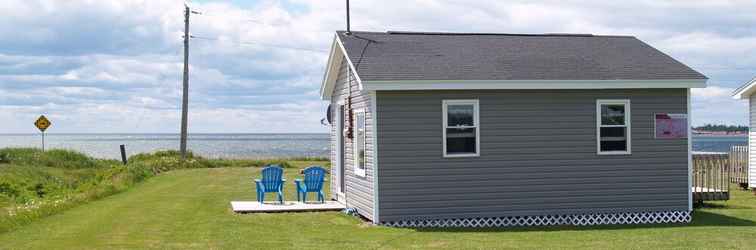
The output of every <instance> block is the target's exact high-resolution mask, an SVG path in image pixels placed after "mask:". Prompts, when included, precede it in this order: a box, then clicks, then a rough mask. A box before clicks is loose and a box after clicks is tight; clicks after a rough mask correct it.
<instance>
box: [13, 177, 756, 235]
mask: <svg viewBox="0 0 756 250" xmlns="http://www.w3.org/2000/svg"><path fill="white" fill-rule="evenodd" d="M318 164H320V165H324V164H325V163H324V162H292V165H294V166H295V167H293V168H287V169H286V177H287V180H288V181H287V183H286V187H285V190H286V198H287V199H288V200H295V199H296V194H295V192H294V188H293V184H292V183H293V180H294V179H295V178H297V177H298V176H299V173H298V171H299V169H301V168H304V167H306V166H309V165H318ZM259 171H260V168H214V169H187V170H177V171H171V172H167V173H164V174H161V175H159V176H157V177H154V178H151V179H149V180H147V181H146V182H144V183H143V184H140V185H137V186H136V187H134V188H132V189H129V190H128V191H126V192H123V193H120V194H116V195H113V196H110V197H107V198H104V199H102V200H98V201H95V202H91V203H88V204H85V205H82V206H79V207H76V208H73V209H70V210H67V211H65V212H63V213H61V214H57V215H54V216H51V217H47V218H44V219H41V220H39V221H36V222H33V223H31V224H29V225H27V226H24V227H22V228H19V229H18V230H15V231H12V232H9V233H6V234H2V235H0V242H2V244H0V248H8V249H16V248H18V249H26V248H34V249H106V248H139V249H144V248H160V249H280V248H289V249H309V248H319V249H326V248H327V249H333V248H339V249H396V248H416V249H426V248H445V249H512V248H518V249H522V248H530V249H543V248H559V249H562V248H573V249H574V248H581V249H585V248H587V249H617V248H619V249H622V248H632V249H658V248H678V249H711V248H717V249H720V248H726V249H753V247H754V246H756V237H754V236H756V222H754V221H756V197H755V196H753V194H752V193H748V192H744V191H736V190H735V189H733V194H732V198H733V199H732V200H731V201H728V202H717V203H710V204H708V207H706V208H702V209H699V210H696V212H695V215H694V222H693V223H691V224H688V225H622V226H598V227H550V228H544V227H531V228H503V229H501V228H496V229H399V228H388V227H382V226H373V225H370V224H369V223H365V222H363V221H361V220H359V219H357V218H354V217H351V216H347V215H343V214H341V213H339V212H324V213H276V214H235V213H233V212H232V211H231V208H230V204H229V202H230V201H232V200H249V201H253V200H255V192H254V184H253V183H252V179H254V178H257V177H259ZM273 198H274V196H273V195H272V194H271V195H270V196H268V199H269V200H272V199H273Z"/></svg>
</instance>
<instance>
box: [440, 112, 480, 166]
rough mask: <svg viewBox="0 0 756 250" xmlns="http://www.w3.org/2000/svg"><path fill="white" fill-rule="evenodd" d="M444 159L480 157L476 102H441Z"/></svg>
mask: <svg viewBox="0 0 756 250" xmlns="http://www.w3.org/2000/svg"><path fill="white" fill-rule="evenodd" d="M443 112H444V119H443V123H444V126H443V129H444V157H468V156H479V155H480V139H479V138H480V124H479V119H478V112H479V111H478V100H444V101H443Z"/></svg>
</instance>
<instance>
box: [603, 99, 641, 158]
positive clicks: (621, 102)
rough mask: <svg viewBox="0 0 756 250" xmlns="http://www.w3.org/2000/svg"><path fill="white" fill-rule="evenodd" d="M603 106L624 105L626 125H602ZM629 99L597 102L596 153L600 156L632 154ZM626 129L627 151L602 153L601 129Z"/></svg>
mask: <svg viewBox="0 0 756 250" xmlns="http://www.w3.org/2000/svg"><path fill="white" fill-rule="evenodd" d="M601 105H624V106H625V125H601ZM630 114H631V109H630V100H629V99H599V100H596V153H597V154H599V155H629V154H632V150H631V147H630V146H631V145H632V136H631V135H632V115H630ZM602 127H604V128H610V127H615V128H616V127H625V128H626V131H627V132H626V133H627V134H626V136H627V150H625V151H601V128H602Z"/></svg>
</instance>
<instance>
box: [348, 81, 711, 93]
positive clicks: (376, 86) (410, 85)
mask: <svg viewBox="0 0 756 250" xmlns="http://www.w3.org/2000/svg"><path fill="white" fill-rule="evenodd" d="M706 82H707V79H675V80H397V81H364V82H363V85H364V86H365V89H366V90H368V91H378V90H464V89H659V88H705V87H706Z"/></svg>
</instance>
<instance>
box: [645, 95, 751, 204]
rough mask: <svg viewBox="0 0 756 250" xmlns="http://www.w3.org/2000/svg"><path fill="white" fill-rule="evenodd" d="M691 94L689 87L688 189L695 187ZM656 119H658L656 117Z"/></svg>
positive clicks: (689, 202) (691, 194) (691, 195)
mask: <svg viewBox="0 0 756 250" xmlns="http://www.w3.org/2000/svg"><path fill="white" fill-rule="evenodd" d="M690 94H691V91H690V89H688V103H687V105H688V107H687V108H688V110H687V111H688V112H687V113H688V189H690V187H693V143H692V140H693V137H692V136H693V131H692V130H693V129H691V128H692V125H693V122H692V120H693V110H691V109H690V107H691V104H690ZM654 121H656V119H654ZM654 127H656V126H654ZM654 134H656V133H654ZM749 137H750V136H749ZM688 211H693V192H692V191H688Z"/></svg>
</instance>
